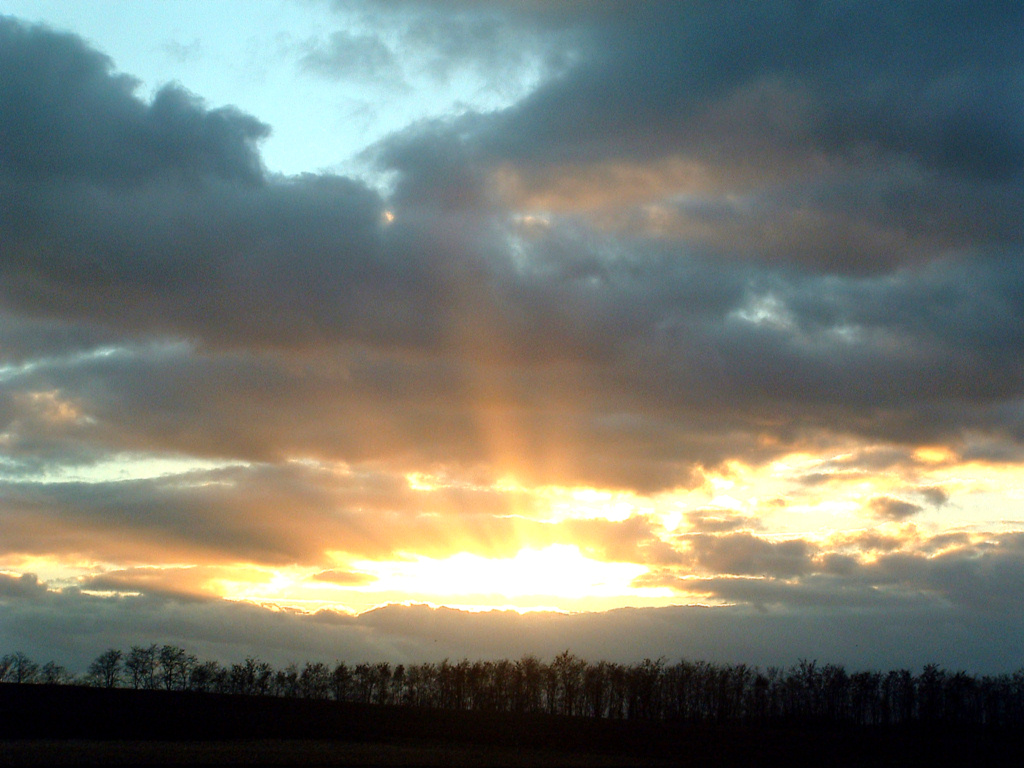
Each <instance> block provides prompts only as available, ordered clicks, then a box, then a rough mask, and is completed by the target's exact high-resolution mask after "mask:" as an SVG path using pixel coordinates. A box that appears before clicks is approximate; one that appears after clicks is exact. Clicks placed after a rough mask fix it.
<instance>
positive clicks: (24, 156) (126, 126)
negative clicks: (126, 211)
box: [0, 17, 270, 186]
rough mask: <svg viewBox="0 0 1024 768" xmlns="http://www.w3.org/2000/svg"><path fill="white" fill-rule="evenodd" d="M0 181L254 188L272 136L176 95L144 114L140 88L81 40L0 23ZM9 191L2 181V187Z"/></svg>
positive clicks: (234, 115)
mask: <svg viewBox="0 0 1024 768" xmlns="http://www.w3.org/2000/svg"><path fill="white" fill-rule="evenodd" d="M0 41H2V46H0V51H2V53H0V70H2V71H3V72H4V83H3V86H0V99H3V101H4V103H5V104H9V105H11V106H12V108H10V109H5V110H4V114H3V116H2V117H0V140H2V141H3V143H4V145H5V146H6V147H7V151H5V152H4V153H3V155H0V173H2V174H3V176H4V177H10V176H13V180H15V181H17V182H20V183H22V184H27V183H31V182H38V181H41V180H45V179H48V178H55V177H56V178H59V179H62V180H66V181H71V180H75V181H84V182H94V183H100V184H112V185H117V186H129V185H130V186H134V185H135V184H138V183H142V182H146V181H152V180H155V179H160V178H175V179H181V180H184V181H194V180H196V179H200V178H204V177H209V176H212V177H215V178H220V179H223V180H226V181H234V182H242V183H246V184H254V183H258V182H259V181H260V180H261V179H262V176H263V171H262V167H261V163H260V159H259V154H258V151H257V149H256V143H257V142H258V141H259V140H260V139H261V138H264V137H266V136H267V135H268V133H269V130H270V129H269V127H268V126H266V125H265V124H263V123H261V122H259V121H258V120H256V119H255V118H253V117H251V116H249V115H245V114H243V113H241V112H239V111H237V110H235V109H233V108H230V107H228V108H221V109H215V110H209V111H208V110H206V109H205V107H204V106H203V104H202V102H201V101H200V100H199V99H198V98H197V97H196V96H194V95H192V94H190V93H188V92H187V91H184V90H183V89H181V88H180V87H178V86H174V85H168V86H165V87H163V88H161V89H160V90H159V91H157V93H156V95H155V96H154V97H153V100H152V101H151V102H150V103H149V104H144V103H143V102H141V101H140V100H139V99H138V98H136V97H135V95H134V90H135V88H136V85H137V82H136V81H135V80H133V79H132V78H130V77H126V76H124V75H119V74H115V73H114V72H113V67H112V63H111V61H110V59H109V58H107V57H106V56H104V55H103V54H101V53H99V52H97V51H95V50H93V49H91V48H89V47H88V46H87V45H86V44H85V43H84V42H83V41H82V40H80V39H79V38H77V37H75V36H73V35H69V34H63V33H56V32H52V31H50V30H48V29H45V28H43V27H27V26H24V25H22V24H20V23H19V22H17V21H15V20H14V19H11V18H9V17H4V18H3V19H0ZM5 181H6V178H5Z"/></svg>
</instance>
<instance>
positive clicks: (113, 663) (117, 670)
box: [89, 648, 123, 688]
mask: <svg viewBox="0 0 1024 768" xmlns="http://www.w3.org/2000/svg"><path fill="white" fill-rule="evenodd" d="M122 656H123V654H122V653H121V651H119V650H118V649H117V648H110V649H108V650H106V651H104V652H103V653H101V654H100V655H99V656H97V657H96V659H95V661H93V662H92V664H90V665H89V676H90V677H92V678H93V679H94V680H95V681H96V684H97V685H99V686H100V687H102V688H115V687H116V686H117V684H118V682H119V681H120V679H121V657H122Z"/></svg>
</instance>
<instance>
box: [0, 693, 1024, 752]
mask: <svg viewBox="0 0 1024 768" xmlns="http://www.w3.org/2000/svg"><path fill="white" fill-rule="evenodd" d="M1022 760H1024V734H1022V733H1020V732H1016V731H991V730H984V729H979V728H970V729H966V728H964V729H949V728H946V729H923V728H900V729H896V728H870V729H868V728H852V727H850V728H834V727H833V728H827V727H813V726H804V727H782V726H771V727H769V726H765V727H753V726H738V725H736V726H721V727H715V726H709V725H700V726H697V725H682V724H674V723H665V722H644V721H621V720H597V719H591V718H570V717H554V716H544V715H533V716H516V715H508V714H497V713H484V712H451V711H436V710H419V709H415V708H412V707H382V706H374V705H359V704H351V703H338V702H329V701H311V700H295V699H279V698H272V697H246V696H225V695H216V694H198V693H182V692H161V691H133V690H123V689H114V690H103V689H96V688H86V687H76V686H45V685H12V684H2V685H0V765H147V766H160V765H203V766H220V765H264V766H274V765H281V766H286V765H287V766H294V765H302V766H339V765H344V766H354V765H366V766H386V765H395V766H405V765H453V766H547V765H552V766H553V765H577V766H605V765H680V766H776V765H779V766H797V765H801V766H802V765H814V766H879V765H881V766H885V765H890V766H953V765H956V766H959V765H964V766H967V765H985V766H993V765H1014V766H1017V765H1020V764H1021V761H1022Z"/></svg>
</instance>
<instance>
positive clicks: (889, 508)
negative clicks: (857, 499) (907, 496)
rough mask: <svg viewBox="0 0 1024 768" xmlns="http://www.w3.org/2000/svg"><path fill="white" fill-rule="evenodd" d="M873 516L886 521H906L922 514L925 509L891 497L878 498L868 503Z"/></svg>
mask: <svg viewBox="0 0 1024 768" xmlns="http://www.w3.org/2000/svg"><path fill="white" fill-rule="evenodd" d="M868 507H869V508H870V509H871V512H872V514H874V515H875V516H876V517H880V518H882V519H884V520H905V519H907V518H908V517H912V516H913V515H916V514H917V513H918V512H920V511H921V510H922V509H923V507H921V506H920V505H918V504H913V503H912V502H909V501H904V500H903V499H894V498H892V497H891V496H878V497H876V498H874V499H872V500H871V501H870V502H869V503H868Z"/></svg>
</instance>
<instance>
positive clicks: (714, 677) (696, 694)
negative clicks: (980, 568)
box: [0, 644, 1024, 726]
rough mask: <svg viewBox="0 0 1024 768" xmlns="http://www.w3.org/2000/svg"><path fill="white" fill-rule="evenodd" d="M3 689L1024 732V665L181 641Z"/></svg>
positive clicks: (30, 665)
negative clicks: (391, 651) (477, 657)
mask: <svg viewBox="0 0 1024 768" xmlns="http://www.w3.org/2000/svg"><path fill="white" fill-rule="evenodd" d="M0 682H12V683H45V684H58V685H72V684H77V685H93V686H99V687H105V688H115V687H122V688H135V689H145V690H158V689H159V690H169V691H196V692H208V693H222V694H238V695H248V696H279V697H294V698H306V699H325V700H326V699H332V700H335V701H345V702H356V703H362V704H378V705H393V706H413V707H422V708H433V709H454V710H481V711H492V712H507V713H518V714H539V713H546V714H552V715H570V716H582V717H591V718H613V719H631V720H665V721H681V722H716V723H741V724H772V723H793V722H796V723H822V724H836V725H861V726H884V725H901V724H909V723H922V724H932V725H941V724H949V725H967V724H970V725H987V726H1024V669H1021V670H1018V671H1017V672H1015V673H1012V674H1001V675H984V676H981V677H978V676H974V675H969V674H967V673H966V672H962V671H961V672H948V671H946V670H944V669H942V668H940V667H938V666H937V665H934V664H930V665H927V666H925V667H924V668H923V670H922V671H921V672H920V673H919V674H916V675H915V674H913V673H912V672H910V671H909V670H906V669H898V670H891V671H888V672H880V671H858V672H847V671H846V670H845V669H844V668H843V667H842V666H840V665H835V664H824V665H819V664H818V663H817V662H815V661H807V660H801V661H800V662H798V663H797V664H794V665H793V666H791V667H788V668H782V667H767V668H765V669H761V668H759V667H753V666H748V665H746V664H731V665H730V664H715V663H711V662H705V661H687V660H682V661H679V662H677V663H674V664H670V663H668V662H667V661H666V660H665V659H658V660H656V661H655V660H651V659H645V660H644V661H642V662H639V663H635V664H619V663H613V662H607V661H598V662H595V663H592V662H588V661H586V660H584V659H581V658H579V657H578V656H576V655H574V654H572V653H570V652H569V651H565V652H563V653H560V654H558V656H556V657H555V658H554V659H553V660H551V661H550V662H545V661H542V660H540V659H538V658H537V657H535V656H532V655H527V656H524V657H522V658H521V659H518V660H515V661H512V660H508V659H502V660H498V661H469V660H468V659H463V660H461V661H457V662H451V661H448V660H445V661H442V662H440V663H424V664H410V665H404V664H396V665H392V664H390V663H388V662H377V663H369V662H363V663H359V664H351V665H350V664H348V663H346V662H337V663H335V664H334V665H328V664H325V663H323V662H307V663H305V664H304V665H302V666H301V667H300V666H299V665H297V664H289V665H287V666H286V667H284V668H282V669H275V668H274V667H273V666H272V665H271V664H269V663H268V662H265V661H261V660H259V659H258V658H255V657H249V658H246V659H245V660H244V661H242V662H237V663H234V664H230V665H222V664H220V663H218V662H216V661H200V660H199V659H198V658H197V657H196V656H195V655H193V654H190V653H188V652H186V651H185V650H184V649H182V648H179V647H177V646H174V645H162V646H161V645H155V644H154V645H148V646H138V645H136V646H132V647H131V649H130V650H129V651H127V652H123V651H121V650H119V649H116V648H111V649H108V650H106V651H104V652H103V653H101V654H100V655H99V656H97V657H96V659H95V660H94V661H93V662H92V663H91V664H90V665H89V668H88V672H87V673H86V674H85V675H84V676H75V675H73V674H71V673H70V672H68V670H67V669H65V668H64V667H62V666H61V665H59V664H56V663H55V662H52V661H51V662H48V663H46V664H43V665H39V664H37V663H35V662H33V661H32V660H31V659H30V658H29V657H27V656H26V655H25V654H23V653H14V654H8V655H5V656H3V657H0Z"/></svg>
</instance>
